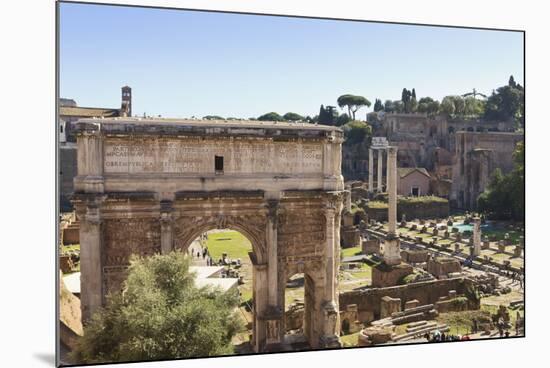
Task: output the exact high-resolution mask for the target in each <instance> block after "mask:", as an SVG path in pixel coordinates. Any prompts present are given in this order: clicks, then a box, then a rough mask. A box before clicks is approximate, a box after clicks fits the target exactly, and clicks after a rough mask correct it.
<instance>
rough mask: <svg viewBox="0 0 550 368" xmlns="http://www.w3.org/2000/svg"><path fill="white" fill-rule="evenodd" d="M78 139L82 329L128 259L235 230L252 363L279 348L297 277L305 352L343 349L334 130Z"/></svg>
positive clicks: (84, 130)
mask: <svg viewBox="0 0 550 368" xmlns="http://www.w3.org/2000/svg"><path fill="white" fill-rule="evenodd" d="M75 128H76V130H77V145H78V174H77V176H76V177H75V179H74V185H75V195H74V198H73V203H74V205H75V208H76V211H77V215H78V216H79V218H80V221H81V230H80V232H81V233H80V242H81V303H82V312H83V318H84V319H88V318H90V316H91V314H92V313H93V312H94V311H95V310H97V308H98V307H100V306H101V305H102V304H103V303H104V301H105V296H106V295H107V293H109V292H110V291H114V290H116V289H117V288H119V287H120V285H121V282H122V281H123V280H124V277H125V271H126V268H127V266H128V260H129V257H130V255H131V254H139V255H142V256H147V255H152V254H154V253H168V252H170V251H172V250H175V249H182V250H185V249H186V248H187V247H188V246H189V245H190V243H191V242H192V241H193V240H194V239H195V238H196V237H197V236H198V235H200V234H201V233H203V232H205V231H207V230H210V229H215V228H231V229H234V230H237V231H239V232H241V233H242V234H243V235H245V236H246V237H247V238H248V239H249V240H250V242H251V243H252V248H253V251H252V252H251V253H250V258H251V260H252V264H253V301H254V302H253V315H254V320H253V341H252V344H253V347H254V349H255V351H267V350H270V349H276V348H277V347H278V346H279V344H280V343H281V342H282V340H283V338H284V334H285V328H284V303H285V301H284V290H285V285H286V281H287V280H288V279H289V278H290V277H291V276H292V275H294V274H296V273H303V274H304V275H305V304H306V307H305V308H306V310H305V319H304V320H305V322H304V333H305V335H306V337H307V339H308V342H309V345H310V346H311V347H312V348H322V347H334V346H338V345H339V340H338V335H339V328H340V327H339V326H340V323H339V321H338V319H339V317H338V288H337V286H338V285H337V270H338V266H339V265H338V263H339V254H340V230H339V228H340V214H341V210H342V191H343V186H344V185H343V178H342V175H341V169H340V166H341V145H342V140H343V137H342V132H341V130H340V129H338V128H334V127H329V126H319V125H313V124H300V123H296V124H292V123H263V122H251V121H194V120H170V119H150V120H146V119H137V118H121V119H112V120H108V119H84V120H80V121H79V122H78V123H76V125H75Z"/></svg>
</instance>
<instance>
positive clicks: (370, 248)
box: [361, 238, 380, 255]
mask: <svg viewBox="0 0 550 368" xmlns="http://www.w3.org/2000/svg"><path fill="white" fill-rule="evenodd" d="M361 248H362V251H363V254H367V255H368V254H376V255H380V240H378V239H376V238H375V239H369V240H366V239H365V240H363V242H362V243H361Z"/></svg>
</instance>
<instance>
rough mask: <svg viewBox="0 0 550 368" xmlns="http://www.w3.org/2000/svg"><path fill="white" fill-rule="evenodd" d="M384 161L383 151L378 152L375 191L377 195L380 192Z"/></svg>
mask: <svg viewBox="0 0 550 368" xmlns="http://www.w3.org/2000/svg"><path fill="white" fill-rule="evenodd" d="M383 159H384V153H383V150H381V149H379V150H378V172H377V173H376V176H377V178H376V191H377V192H378V193H381V192H382V180H383V179H382V160H383Z"/></svg>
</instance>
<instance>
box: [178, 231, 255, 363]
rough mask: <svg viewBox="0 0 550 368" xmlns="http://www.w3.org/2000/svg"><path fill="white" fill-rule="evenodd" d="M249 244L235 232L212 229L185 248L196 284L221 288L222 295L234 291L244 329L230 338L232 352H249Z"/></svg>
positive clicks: (250, 297) (250, 298) (250, 270)
mask: <svg viewBox="0 0 550 368" xmlns="http://www.w3.org/2000/svg"><path fill="white" fill-rule="evenodd" d="M252 252H253V248H252V243H251V241H250V240H249V239H248V238H247V237H246V236H245V235H243V234H242V233H241V232H239V231H237V230H233V229H230V228H227V229H211V230H207V231H205V232H203V233H201V234H200V235H199V236H198V237H197V238H195V239H194V240H193V241H192V242H191V244H190V245H189V246H188V248H187V253H188V255H189V257H190V258H191V264H192V269H193V271H195V272H196V274H197V283H198V284H199V285H212V286H220V289H221V291H222V292H231V291H235V290H236V291H237V292H238V293H239V297H240V303H239V306H238V314H239V316H240V317H241V319H242V321H243V325H244V326H245V328H244V329H243V330H242V331H240V332H239V333H238V334H237V335H236V336H235V338H234V339H233V345H234V346H235V353H237V354H242V353H250V352H252V350H251V349H252V347H251V338H252V329H253V319H254V316H253V269H252V261H251V260H250V256H249V253H252Z"/></svg>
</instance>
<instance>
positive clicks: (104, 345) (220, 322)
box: [71, 252, 242, 364]
mask: <svg viewBox="0 0 550 368" xmlns="http://www.w3.org/2000/svg"><path fill="white" fill-rule="evenodd" d="M123 290H124V291H123V292H119V293H115V294H111V295H109V296H108V298H107V303H106V306H105V307H104V308H103V309H102V310H100V311H99V312H97V313H96V314H94V316H93V317H92V319H91V321H90V322H89V323H88V324H87V325H86V326H85V327H84V336H83V337H82V338H81V339H80V340H79V342H78V344H77V347H76V348H75V350H74V351H73V352H72V353H71V359H72V360H73V361H74V362H75V363H77V364H83V363H106V362H121V361H137V360H159V359H181V358H189V357H205V356H216V355H225V354H230V353H232V352H233V347H232V345H231V339H232V337H233V336H235V334H236V333H237V332H238V331H239V330H240V329H241V328H242V325H241V322H240V320H239V319H238V316H237V315H236V312H235V307H236V306H237V305H238V300H239V299H238V294H237V293H236V292H235V293H223V292H221V291H220V290H218V289H210V288H201V289H199V288H197V287H196V286H195V276H194V274H192V273H190V272H189V260H188V258H187V257H185V256H184V254H183V253H181V252H172V253H171V254H169V255H155V256H152V257H148V258H137V257H133V258H132V260H131V264H130V267H129V270H128V278H127V280H126V281H125V283H124V288H123Z"/></svg>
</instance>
